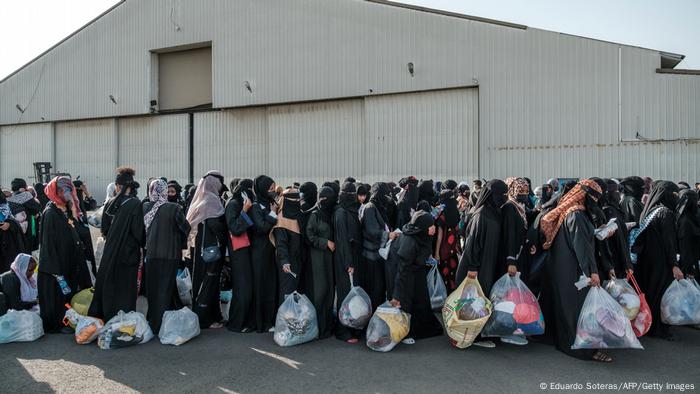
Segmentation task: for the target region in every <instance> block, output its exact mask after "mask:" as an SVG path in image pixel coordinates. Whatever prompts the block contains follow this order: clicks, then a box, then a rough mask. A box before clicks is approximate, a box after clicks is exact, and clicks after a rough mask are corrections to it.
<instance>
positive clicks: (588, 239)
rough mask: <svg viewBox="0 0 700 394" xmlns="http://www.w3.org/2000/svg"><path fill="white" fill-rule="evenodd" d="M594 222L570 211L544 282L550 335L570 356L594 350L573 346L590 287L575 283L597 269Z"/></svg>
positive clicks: (589, 356) (585, 355) (551, 253)
mask: <svg viewBox="0 0 700 394" xmlns="http://www.w3.org/2000/svg"><path fill="white" fill-rule="evenodd" d="M593 230H594V228H593V224H592V223H591V221H590V219H589V218H588V216H587V215H586V213H585V212H584V211H575V212H572V213H569V214H568V215H567V216H566V219H565V220H564V223H563V224H562V226H561V227H560V229H559V232H558V233H557V235H556V237H555V238H554V242H553V243H552V247H551V248H550V249H549V257H548V258H547V261H546V262H545V265H546V274H545V281H544V283H543V284H542V287H543V289H542V300H541V303H542V305H543V309H544V311H543V312H544V316H545V319H546V322H545V326H546V327H547V335H548V336H551V337H552V338H554V344H555V346H556V348H557V349H558V350H559V351H561V352H563V353H565V354H568V355H569V356H572V357H576V358H580V359H583V360H590V359H592V357H593V354H594V352H595V351H594V350H572V349H571V345H573V343H574V340H575V339H576V327H577V324H578V318H579V314H580V313H581V308H582V307H583V302H584V301H585V299H586V295H587V294H588V289H589V288H588V287H586V288H584V289H583V290H580V291H579V290H578V289H577V288H576V286H574V283H575V282H577V281H578V280H579V277H580V275H581V273H582V272H583V273H585V274H586V275H587V276H589V277H590V275H591V274H592V273H597V272H598V271H597V266H596V260H595V254H594V250H595V246H594V242H593V238H594V236H593Z"/></svg>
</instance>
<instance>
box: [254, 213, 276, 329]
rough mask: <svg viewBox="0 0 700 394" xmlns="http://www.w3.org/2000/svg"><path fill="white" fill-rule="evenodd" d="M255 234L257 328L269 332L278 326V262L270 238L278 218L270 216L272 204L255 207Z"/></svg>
mask: <svg viewBox="0 0 700 394" xmlns="http://www.w3.org/2000/svg"><path fill="white" fill-rule="evenodd" d="M250 211H251V213H252V215H251V216H252V217H251V219H253V231H252V234H253V237H252V239H251V240H250V242H251V248H250V254H251V264H252V266H253V303H254V306H253V309H254V314H255V328H256V330H257V332H267V330H268V329H270V328H271V327H274V325H275V317H276V314H277V266H276V265H275V248H274V247H273V246H272V243H271V242H270V237H269V235H270V231H272V227H273V226H274V225H275V224H276V223H277V219H275V218H273V217H272V216H270V209H269V207H263V206H261V205H260V204H259V203H256V204H253V207H252V208H251V210H250Z"/></svg>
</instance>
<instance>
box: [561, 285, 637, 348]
mask: <svg viewBox="0 0 700 394" xmlns="http://www.w3.org/2000/svg"><path fill="white" fill-rule="evenodd" d="M571 348H572V349H643V348H642V345H641V344H640V343H639V340H638V339H637V337H636V336H635V335H634V332H633V331H632V324H631V323H630V320H629V319H628V318H627V316H625V312H624V311H623V310H622V307H621V306H620V305H619V304H618V303H617V302H616V301H615V300H614V299H613V298H612V297H611V296H610V294H608V293H607V292H606V291H605V290H603V289H602V288H601V287H597V286H596V287H592V288H591V289H590V290H589V291H588V295H587V296H586V300H585V301H584V303H583V307H582V308H581V314H580V315H579V318H578V325H577V326H576V340H575V341H574V344H573V345H572V346H571Z"/></svg>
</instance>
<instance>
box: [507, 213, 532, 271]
mask: <svg viewBox="0 0 700 394" xmlns="http://www.w3.org/2000/svg"><path fill="white" fill-rule="evenodd" d="M502 217H503V221H502V223H503V225H502V226H501V231H502V232H503V244H502V245H501V247H502V248H503V249H504V253H505V257H506V261H505V263H506V265H515V266H516V267H518V269H520V267H519V264H518V260H519V257H520V254H521V253H522V250H523V243H524V239H523V233H524V232H525V231H526V230H525V224H524V221H523V219H522V217H520V214H519V213H518V211H517V208H515V207H514V206H513V205H512V204H510V203H508V204H505V205H504V206H503V208H502Z"/></svg>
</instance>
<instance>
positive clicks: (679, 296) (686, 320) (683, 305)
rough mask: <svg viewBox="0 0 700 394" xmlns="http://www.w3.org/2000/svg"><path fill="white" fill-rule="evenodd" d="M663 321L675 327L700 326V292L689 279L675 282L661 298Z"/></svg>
mask: <svg viewBox="0 0 700 394" xmlns="http://www.w3.org/2000/svg"><path fill="white" fill-rule="evenodd" d="M661 321H662V322H664V323H666V324H671V325H674V326H684V325H694V324H700V290H698V288H697V287H695V285H693V283H691V282H690V281H689V280H687V279H681V280H674V281H673V283H671V285H670V286H668V289H666V292H665V293H664V296H663V297H661Z"/></svg>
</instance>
